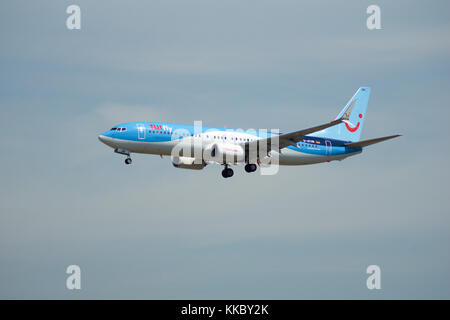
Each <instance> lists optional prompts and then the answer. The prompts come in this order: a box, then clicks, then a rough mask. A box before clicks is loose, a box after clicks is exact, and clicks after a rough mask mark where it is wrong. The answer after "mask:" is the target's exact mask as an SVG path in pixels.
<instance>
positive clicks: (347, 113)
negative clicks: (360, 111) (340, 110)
mask: <svg viewBox="0 0 450 320" xmlns="http://www.w3.org/2000/svg"><path fill="white" fill-rule="evenodd" d="M355 102H356V99H355V100H353V101H352V102H351V103H350V104H349V106H348V108H347V110H345V112H344V114H343V115H342V117H341V120H342V121H348V120H349V119H350V116H351V115H352V111H353V107H354V106H355Z"/></svg>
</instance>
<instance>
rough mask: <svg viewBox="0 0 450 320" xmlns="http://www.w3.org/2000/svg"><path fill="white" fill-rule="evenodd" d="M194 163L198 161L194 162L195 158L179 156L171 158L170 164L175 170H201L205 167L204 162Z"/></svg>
mask: <svg viewBox="0 0 450 320" xmlns="http://www.w3.org/2000/svg"><path fill="white" fill-rule="evenodd" d="M195 162H199V161H195V158H191V157H179V156H174V157H172V164H173V166H174V167H175V168H181V169H191V170H202V169H203V168H204V167H206V163H205V161H202V162H201V163H195Z"/></svg>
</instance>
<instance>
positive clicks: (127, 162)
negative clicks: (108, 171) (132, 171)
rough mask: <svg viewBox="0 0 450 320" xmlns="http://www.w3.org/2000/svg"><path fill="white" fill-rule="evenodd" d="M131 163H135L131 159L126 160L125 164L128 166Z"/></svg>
mask: <svg viewBox="0 0 450 320" xmlns="http://www.w3.org/2000/svg"><path fill="white" fill-rule="evenodd" d="M131 162H133V161H132V160H131V158H126V159H125V163H126V164H131Z"/></svg>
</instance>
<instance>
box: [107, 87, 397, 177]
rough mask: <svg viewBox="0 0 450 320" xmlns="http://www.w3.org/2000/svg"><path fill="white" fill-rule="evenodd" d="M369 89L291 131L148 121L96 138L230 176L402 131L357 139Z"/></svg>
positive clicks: (304, 160)
mask: <svg viewBox="0 0 450 320" xmlns="http://www.w3.org/2000/svg"><path fill="white" fill-rule="evenodd" d="M370 91H371V89H370V88H369V87H361V88H359V89H358V90H357V91H356V93H355V94H354V95H353V97H352V98H351V99H350V100H349V101H348V102H347V104H346V105H345V107H344V108H343V109H342V110H341V112H340V113H339V114H338V116H337V117H336V118H335V119H334V120H333V121H330V122H327V123H325V124H321V125H318V126H314V127H311V128H307V129H302V130H298V131H294V132H290V133H279V132H272V131H271V132H263V133H264V134H261V131H259V132H256V131H249V130H248V131H243V130H237V129H226V128H214V127H204V126H196V125H183V124H172V123H164V122H152V121H149V122H130V123H123V124H119V125H116V126H114V127H112V128H111V129H110V130H109V131H106V132H104V133H102V134H101V135H99V136H98V139H99V140H100V141H101V142H103V143H104V144H106V145H107V146H109V147H111V148H113V149H114V152H116V153H119V154H122V155H125V156H127V157H126V159H125V163H126V164H131V162H132V160H131V156H130V155H131V153H141V154H153V155H160V156H161V157H163V156H164V155H166V156H171V160H172V164H173V166H174V167H176V168H182V169H193V170H201V169H203V168H204V167H205V166H206V165H208V164H211V163H218V164H221V165H223V166H224V169H223V170H222V176H223V177H224V178H229V177H232V176H233V174H234V172H233V169H231V168H230V166H231V165H238V164H242V165H244V168H245V171H246V172H248V173H250V172H254V171H256V170H257V169H258V166H257V164H258V165H261V162H263V163H270V161H273V159H277V162H278V164H279V165H291V166H292V165H307V164H315V163H322V162H330V161H333V160H343V159H345V158H347V157H350V156H354V155H357V154H360V153H361V152H362V150H363V148H365V147H367V146H370V145H372V144H375V143H379V142H382V141H386V140H389V139H393V138H396V137H399V136H401V135H400V134H396V135H391V136H385V137H381V138H375V139H369V140H362V141H361V140H360V136H361V132H362V128H363V124H364V120H365V118H366V108H367V104H368V101H369V97H370ZM174 151H176V152H174ZM264 161H265V162H264Z"/></svg>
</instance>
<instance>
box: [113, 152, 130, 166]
mask: <svg viewBox="0 0 450 320" xmlns="http://www.w3.org/2000/svg"><path fill="white" fill-rule="evenodd" d="M114 152H115V153H118V154H123V155H125V156H127V158H126V159H125V164H131V162H133V160H131V158H130V152H129V151H128V150H124V149H114Z"/></svg>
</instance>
